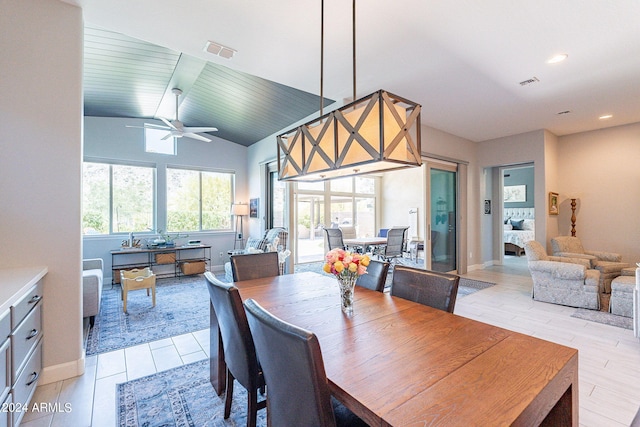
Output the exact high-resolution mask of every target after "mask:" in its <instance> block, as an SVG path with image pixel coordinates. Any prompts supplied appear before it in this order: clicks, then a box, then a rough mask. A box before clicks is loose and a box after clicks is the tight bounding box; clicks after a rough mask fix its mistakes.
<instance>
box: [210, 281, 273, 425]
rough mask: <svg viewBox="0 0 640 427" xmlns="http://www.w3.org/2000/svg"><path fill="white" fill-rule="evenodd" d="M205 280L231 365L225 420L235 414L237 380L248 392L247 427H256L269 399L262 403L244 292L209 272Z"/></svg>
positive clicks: (262, 380) (226, 355)
mask: <svg viewBox="0 0 640 427" xmlns="http://www.w3.org/2000/svg"><path fill="white" fill-rule="evenodd" d="M204 277H205V279H206V282H207V287H208V288H209V296H210V298H211V304H212V305H213V311H214V312H215V316H216V318H217V319H218V327H219V329H220V335H221V337H222V347H223V348H224V360H225V362H226V364H227V390H226V396H225V401H224V418H225V419H227V418H229V415H230V414H231V404H232V400H233V383H234V379H235V380H238V382H239V383H240V385H242V386H243V387H244V388H245V389H246V390H247V427H255V425H256V417H257V413H258V410H259V409H262V408H265V407H266V400H262V401H261V402H258V389H264V384H265V383H264V376H263V374H262V369H261V368H260V365H259V364H258V358H257V356H256V350H255V347H254V344H253V337H252V336H251V330H250V329H249V324H248V323H247V315H246V313H245V310H244V307H243V305H242V299H241V298H240V293H239V292H238V288H236V287H235V286H233V285H232V284H230V283H223V282H221V281H219V280H218V279H216V278H215V276H214V275H213V274H212V273H211V272H209V271H208V272H206V273H205V274H204Z"/></svg>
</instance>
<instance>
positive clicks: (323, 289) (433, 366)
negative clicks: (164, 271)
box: [210, 272, 578, 426]
mask: <svg viewBox="0 0 640 427" xmlns="http://www.w3.org/2000/svg"><path fill="white" fill-rule="evenodd" d="M234 286H236V287H237V288H238V289H239V291H240V295H241V297H242V299H243V300H247V299H249V298H251V299H254V300H255V301H256V302H258V303H259V304H260V305H261V306H263V307H264V308H265V309H266V310H268V311H269V312H271V313H272V314H274V315H275V316H277V317H279V318H281V319H283V320H284V321H286V322H289V323H292V324H294V325H297V326H299V327H302V328H305V329H308V330H310V331H312V332H313V333H315V334H316V336H317V337H318V340H319V342H320V347H321V351H322V356H323V360H324V365H325V371H326V374H327V379H328V383H329V387H330V390H331V393H332V394H333V396H335V397H336V398H337V399H338V400H339V401H341V402H342V403H343V404H344V405H345V406H346V407H348V408H349V409H350V410H351V411H353V412H354V413H355V414H357V415H358V416H359V417H360V418H362V419H363V420H364V421H366V422H367V423H368V424H369V425H372V426H424V425H430V426H435V425H446V426H452V425H460V426H463V425H464V426H470V425H477V426H485V425H495V426H497V425H521V426H532V425H540V424H543V425H554V426H578V351H577V350H576V349H573V348H570V347H567V346H564V345H560V344H556V343H552V342H549V341H545V340H542V339H539V338H535V337H531V336H528V335H524V334H521V333H518V332H514V331H510V330H507V329H504V328H500V327H497V326H493V325H489V324H486V323H482V322H479V321H476V320H473V319H469V318H466V317H463V316H459V315H456V314H454V313H447V312H445V311H441V310H438V309H435V308H432V307H429V306H426V305H423V304H418V303H415V302H412V301H409V300H405V299H402V298H398V297H393V296H391V295H390V294H389V293H382V292H376V291H371V290H368V289H365V288H360V287H356V291H355V298H354V299H355V301H354V310H353V314H351V315H347V314H345V313H343V312H342V310H341V309H340V295H339V291H338V284H337V280H336V279H335V278H334V277H333V276H331V275H329V274H326V275H323V274H318V273H313V272H305V273H295V274H287V275H282V276H276V277H269V278H261V279H254V280H247V281H242V282H235V283H234ZM210 333H211V340H210V345H211V349H210V362H211V364H210V370H211V371H210V380H211V383H212V385H213V387H214V388H215V390H216V392H217V393H218V394H221V393H222V392H223V391H224V389H225V372H226V366H225V363H224V353H223V349H222V340H221V338H220V334H219V331H218V325H217V321H216V319H215V312H214V311H213V308H211V329H210ZM282 351H286V349H283V350H282ZM267 387H268V385H267ZM267 395H268V388H267ZM293 397H294V396H292V398H293Z"/></svg>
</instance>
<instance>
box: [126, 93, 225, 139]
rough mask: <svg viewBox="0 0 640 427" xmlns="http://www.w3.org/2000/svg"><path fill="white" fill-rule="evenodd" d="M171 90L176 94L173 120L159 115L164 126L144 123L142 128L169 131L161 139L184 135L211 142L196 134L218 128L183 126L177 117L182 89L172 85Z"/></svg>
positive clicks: (213, 130)
mask: <svg viewBox="0 0 640 427" xmlns="http://www.w3.org/2000/svg"><path fill="white" fill-rule="evenodd" d="M171 92H172V93H173V94H174V95H175V96H176V116H175V120H171V121H169V120H167V119H165V118H164V117H160V120H162V121H163V122H164V124H165V125H166V126H159V125H151V124H146V123H145V125H144V126H143V128H152V129H160V130H166V131H168V132H169V133H167V134H166V135H165V136H164V137H163V138H162V139H163V140H165V139H169V138H172V137H173V138H182V137H186V138H191V139H197V140H198V141H204V142H211V139H209V138H206V137H204V136H202V135H198V133H202V132H215V131H217V130H218V128H214V127H189V126H185V125H184V124H183V123H182V122H181V121H180V120H179V119H178V106H179V98H180V95H182V90H181V89H178V88H177V87H174V88H173V89H171ZM127 127H141V126H127Z"/></svg>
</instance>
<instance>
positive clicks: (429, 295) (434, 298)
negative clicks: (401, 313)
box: [391, 265, 460, 313]
mask: <svg viewBox="0 0 640 427" xmlns="http://www.w3.org/2000/svg"><path fill="white" fill-rule="evenodd" d="M459 282H460V276H458V275H455V274H448V273H440V272H437V271H429V270H423V269H420V268H413V267H406V266H404V265H396V266H395V267H394V269H393V278H392V279H391V295H392V296H396V297H400V298H404V299H408V300H410V301H413V302H417V303H420V304H424V305H428V306H430V307H433V308H437V309H440V310H444V311H448V312H449V313H453V309H454V308H455V305H456V297H457V295H458V284H459Z"/></svg>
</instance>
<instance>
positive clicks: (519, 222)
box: [510, 219, 524, 230]
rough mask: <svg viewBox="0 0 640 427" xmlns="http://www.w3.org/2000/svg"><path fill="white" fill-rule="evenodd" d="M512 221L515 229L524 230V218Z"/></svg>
mask: <svg viewBox="0 0 640 427" xmlns="http://www.w3.org/2000/svg"><path fill="white" fill-rule="evenodd" d="M510 222H511V226H512V227H513V229H514V230H523V228H522V225H523V224H524V219H512V220H511V221H510Z"/></svg>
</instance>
